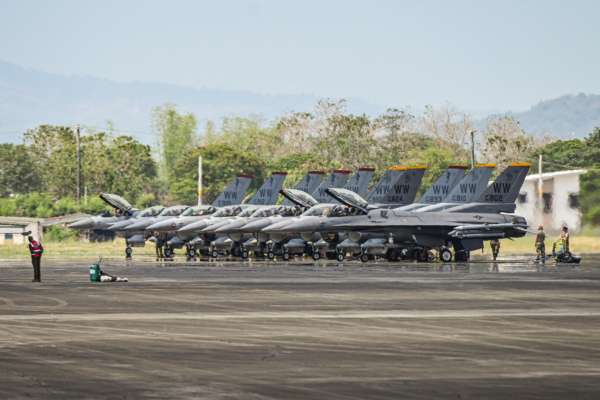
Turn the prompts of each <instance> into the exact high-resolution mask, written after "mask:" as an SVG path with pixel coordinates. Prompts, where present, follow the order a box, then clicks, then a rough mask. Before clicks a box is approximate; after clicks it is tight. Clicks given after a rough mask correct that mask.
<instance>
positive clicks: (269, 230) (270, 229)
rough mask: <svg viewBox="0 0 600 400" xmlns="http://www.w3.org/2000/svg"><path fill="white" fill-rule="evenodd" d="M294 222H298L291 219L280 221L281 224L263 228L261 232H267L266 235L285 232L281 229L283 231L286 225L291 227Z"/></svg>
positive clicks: (295, 219)
mask: <svg viewBox="0 0 600 400" xmlns="http://www.w3.org/2000/svg"><path fill="white" fill-rule="evenodd" d="M296 221H298V219H297V218H292V219H289V220H286V221H281V222H278V223H276V224H273V225H270V226H268V227H266V228H264V229H263V232H267V233H275V232H286V231H284V230H282V229H284V228H285V227H286V226H288V225H292V224H293V223H295V222H296Z"/></svg>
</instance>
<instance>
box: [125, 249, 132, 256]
mask: <svg viewBox="0 0 600 400" xmlns="http://www.w3.org/2000/svg"><path fill="white" fill-rule="evenodd" d="M132 253H133V249H132V248H131V247H127V248H126V249H125V254H126V255H128V256H131V254H132Z"/></svg>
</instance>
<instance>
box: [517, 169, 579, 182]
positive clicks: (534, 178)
mask: <svg viewBox="0 0 600 400" xmlns="http://www.w3.org/2000/svg"><path fill="white" fill-rule="evenodd" d="M587 173H588V171H587V169H575V170H572V171H557V172H547V173H545V174H542V180H546V179H554V178H557V177H561V176H569V175H583V174H587ZM539 178H540V174H535V175H528V176H527V178H525V180H526V181H528V182H530V181H537V180H538V179H539Z"/></svg>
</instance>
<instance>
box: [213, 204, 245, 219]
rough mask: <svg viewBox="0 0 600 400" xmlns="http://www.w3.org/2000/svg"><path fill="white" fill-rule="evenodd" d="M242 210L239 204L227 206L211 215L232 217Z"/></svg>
mask: <svg viewBox="0 0 600 400" xmlns="http://www.w3.org/2000/svg"><path fill="white" fill-rule="evenodd" d="M241 211H242V207H240V206H227V207H223V208H221V209H220V210H219V211H217V212H216V213H214V214H213V217H234V216H236V215H238V214H239V213H240V212H241Z"/></svg>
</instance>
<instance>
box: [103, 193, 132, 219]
mask: <svg viewBox="0 0 600 400" xmlns="http://www.w3.org/2000/svg"><path fill="white" fill-rule="evenodd" d="M100 198H101V199H102V200H103V201H104V202H105V203H106V204H108V205H109V206H111V207H113V208H116V209H117V210H120V211H121V214H122V215H131V214H132V210H133V207H132V206H131V204H129V203H128V202H127V200H125V199H124V198H122V197H121V196H117V195H116V194H108V193H102V194H101V195H100Z"/></svg>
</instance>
